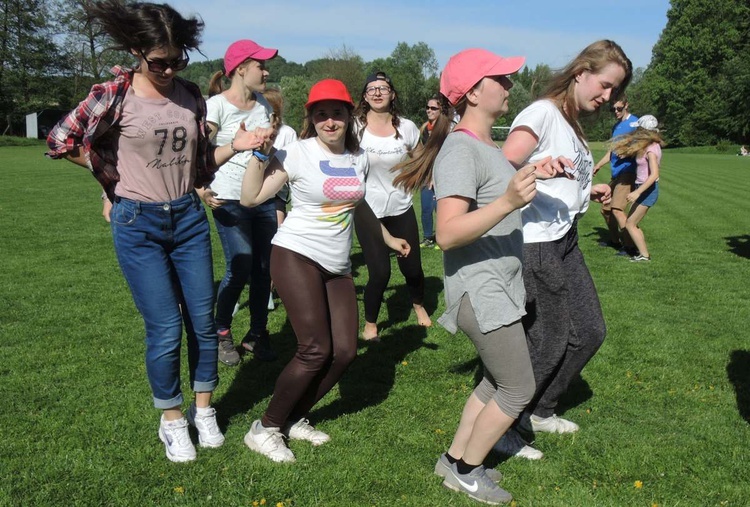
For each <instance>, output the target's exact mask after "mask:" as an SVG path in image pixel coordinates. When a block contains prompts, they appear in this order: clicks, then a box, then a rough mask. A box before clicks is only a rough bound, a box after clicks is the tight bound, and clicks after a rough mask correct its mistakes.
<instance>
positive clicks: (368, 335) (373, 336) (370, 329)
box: [362, 322, 380, 342]
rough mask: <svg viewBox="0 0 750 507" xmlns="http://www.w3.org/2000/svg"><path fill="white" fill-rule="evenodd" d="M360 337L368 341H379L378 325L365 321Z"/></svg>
mask: <svg viewBox="0 0 750 507" xmlns="http://www.w3.org/2000/svg"><path fill="white" fill-rule="evenodd" d="M362 339H363V340H365V341H368V342H379V341H380V337H378V325H377V324H376V323H375V322H365V328H364V329H363V330H362Z"/></svg>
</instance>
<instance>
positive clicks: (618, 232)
mask: <svg viewBox="0 0 750 507" xmlns="http://www.w3.org/2000/svg"><path fill="white" fill-rule="evenodd" d="M628 107H629V104H628V99H627V97H626V96H625V95H622V96H621V97H620V99H619V100H618V101H617V102H615V103H614V104H613V105H612V112H613V113H615V118H617V123H616V124H615V126H614V127H612V138H615V137H618V136H622V135H625V134H629V133H630V132H633V131H634V130H635V129H636V127H635V122H637V121H638V117H637V116H635V115H632V114H630V111H629V110H628ZM607 163H610V164H611V165H612V179H611V180H610V182H609V188H610V189H611V191H612V201H611V202H610V203H609V204H602V207H601V211H602V216H603V217H604V221H605V222H606V223H607V228H608V229H609V242H602V243H601V246H612V247H614V248H616V249H617V250H618V254H620V255H626V254H628V255H635V247H634V246H633V241H632V240H631V239H630V237H629V236H628V235H627V232H626V228H625V222H626V221H627V219H628V215H627V212H626V211H627V207H628V201H627V196H628V194H629V193H630V192H632V191H633V189H634V188H635V168H636V164H635V159H633V158H620V157H618V156H617V154H615V153H613V152H612V150H609V151H607V153H606V154H605V155H604V156H603V157H602V159H601V160H599V162H597V163H596V165H595V166H594V174H596V173H597V172H598V171H599V169H601V168H602V167H604V166H605V165H606V164H607Z"/></svg>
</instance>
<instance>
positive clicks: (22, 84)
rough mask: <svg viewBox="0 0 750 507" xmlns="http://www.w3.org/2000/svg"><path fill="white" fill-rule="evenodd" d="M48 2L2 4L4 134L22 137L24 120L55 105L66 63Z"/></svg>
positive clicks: (0, 115) (1, 0) (3, 0)
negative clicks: (56, 82)
mask: <svg viewBox="0 0 750 507" xmlns="http://www.w3.org/2000/svg"><path fill="white" fill-rule="evenodd" d="M50 10H51V5H50V4H49V2H47V1H46V0H0V133H8V132H10V133H20V132H21V130H22V127H21V125H22V119H23V116H24V115H26V114H27V113H31V112H35V111H38V110H39V109H41V108H44V107H45V106H47V105H48V104H49V103H51V102H54V101H55V93H54V92H55V90H56V87H54V86H51V85H52V84H53V83H52V79H51V78H50V77H49V76H54V75H55V74H56V73H58V72H59V70H60V62H61V60H62V58H61V56H60V54H59V51H58V49H57V47H56V46H55V44H54V42H53V35H54V34H53V30H52V27H51V25H50V23H49V16H48V15H47V13H48V12H50Z"/></svg>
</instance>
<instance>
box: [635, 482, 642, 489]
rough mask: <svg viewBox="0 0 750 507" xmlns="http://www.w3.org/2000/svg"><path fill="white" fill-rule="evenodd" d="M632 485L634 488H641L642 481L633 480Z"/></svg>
mask: <svg viewBox="0 0 750 507" xmlns="http://www.w3.org/2000/svg"><path fill="white" fill-rule="evenodd" d="M633 486H635V489H641V488H642V487H643V483H642V482H641V481H635V482H634V483H633Z"/></svg>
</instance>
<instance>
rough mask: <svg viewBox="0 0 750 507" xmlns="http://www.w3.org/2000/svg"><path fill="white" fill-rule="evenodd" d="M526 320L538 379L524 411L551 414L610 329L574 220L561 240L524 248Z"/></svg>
mask: <svg viewBox="0 0 750 507" xmlns="http://www.w3.org/2000/svg"><path fill="white" fill-rule="evenodd" d="M523 282H524V285H525V286H526V312H527V314H526V316H525V317H524V318H523V325H524V328H525V329H526V339H527V340H528V343H529V354H530V356H531V364H532V366H533V368H534V378H535V379H536V395H535V396H534V400H533V401H532V402H531V403H530V404H529V405H528V407H527V408H526V411H525V413H524V416H528V414H534V415H536V416H539V417H550V416H551V415H552V414H554V413H555V408H556V407H557V402H558V401H559V399H560V397H561V396H562V395H563V393H565V391H566V390H567V389H568V386H570V383H571V382H572V381H573V379H574V378H575V377H576V375H578V374H579V373H580V372H581V370H583V367H584V366H586V363H588V362H589V360H590V359H591V358H592V357H593V356H594V354H596V351H597V350H599V347H600V346H601V344H602V342H603V341H604V336H605V334H606V332H607V330H606V327H605V325H604V317H603V316H602V307H601V304H600V303H599V296H598V295H597V294H596V287H594V281H593V280H592V279H591V273H589V270H588V268H587V267H586V263H585V262H584V260H583V254H582V253H581V250H580V249H579V248H578V228H577V226H576V224H573V227H571V228H570V230H569V231H568V232H567V234H565V236H563V237H562V238H560V239H559V240H557V241H549V242H545V243H527V244H525V245H524V247H523Z"/></svg>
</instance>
